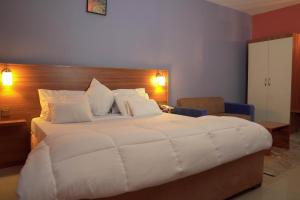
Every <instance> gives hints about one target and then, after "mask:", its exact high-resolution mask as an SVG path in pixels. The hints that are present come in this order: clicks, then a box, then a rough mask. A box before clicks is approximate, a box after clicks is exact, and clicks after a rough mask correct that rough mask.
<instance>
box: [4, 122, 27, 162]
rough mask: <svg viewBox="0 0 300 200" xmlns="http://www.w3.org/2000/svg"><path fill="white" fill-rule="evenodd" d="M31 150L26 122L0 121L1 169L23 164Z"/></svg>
mask: <svg viewBox="0 0 300 200" xmlns="http://www.w3.org/2000/svg"><path fill="white" fill-rule="evenodd" d="M29 150H30V135H29V132H28V130H27V126H26V120H25V119H20V120H0V168H4V167H10V166H13V165H18V164H23V163H24V162H25V160H26V158H27V155H28V153H29Z"/></svg>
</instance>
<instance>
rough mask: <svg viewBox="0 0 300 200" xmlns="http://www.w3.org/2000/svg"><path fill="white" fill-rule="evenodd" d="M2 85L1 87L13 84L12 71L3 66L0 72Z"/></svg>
mask: <svg viewBox="0 0 300 200" xmlns="http://www.w3.org/2000/svg"><path fill="white" fill-rule="evenodd" d="M1 74H2V85H3V86H12V83H13V77H12V71H11V70H10V69H9V68H8V67H7V65H6V64H5V65H4V69H3V70H2V73H1Z"/></svg>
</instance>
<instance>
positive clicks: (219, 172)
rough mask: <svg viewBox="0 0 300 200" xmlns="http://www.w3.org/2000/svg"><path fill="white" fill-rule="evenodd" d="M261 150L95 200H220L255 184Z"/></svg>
mask: <svg viewBox="0 0 300 200" xmlns="http://www.w3.org/2000/svg"><path fill="white" fill-rule="evenodd" d="M264 154H265V151H260V152H257V153H254V154H251V155H248V156H245V157H243V158H240V159H238V160H235V161H232V162H229V163H226V164H223V165H221V166H218V167H216V168H213V169H210V170H208V171H205V172H202V173H200V174H197V175H193V176H190V177H187V178H183V179H180V180H176V181H173V182H170V183H167V184H164V185H160V186H156V187H151V188H147V189H143V190H140V191H136V192H130V193H126V194H122V195H119V196H115V197H110V198H101V199H97V200H141V199H143V200H199V199H201V200H222V199H228V198H230V197H232V196H234V195H236V194H239V193H241V192H243V191H246V190H248V189H252V188H256V187H259V186H260V185H261V183H262V177H263V163H264Z"/></svg>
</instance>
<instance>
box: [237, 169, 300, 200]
mask: <svg viewBox="0 0 300 200" xmlns="http://www.w3.org/2000/svg"><path fill="white" fill-rule="evenodd" d="M265 178H266V179H265V180H264V183H263V185H262V187H260V188H258V189H256V190H253V191H249V192H247V193H244V194H242V195H240V196H238V197H236V198H234V200H299V199H300V166H299V167H296V168H294V169H291V170H289V171H287V172H285V173H283V174H281V175H280V176H278V177H275V178H270V177H267V176H265Z"/></svg>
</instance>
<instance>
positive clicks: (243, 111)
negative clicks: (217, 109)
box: [224, 102, 255, 121]
mask: <svg viewBox="0 0 300 200" xmlns="http://www.w3.org/2000/svg"><path fill="white" fill-rule="evenodd" d="M224 105H225V113H230V114H238V115H248V116H250V120H251V121H254V114H255V107H254V105H251V104H242V103H230V102H225V103H224Z"/></svg>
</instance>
